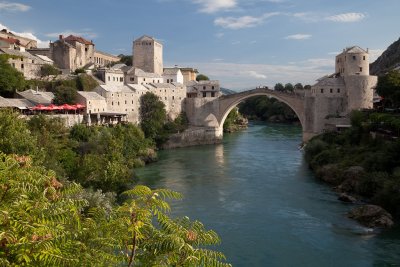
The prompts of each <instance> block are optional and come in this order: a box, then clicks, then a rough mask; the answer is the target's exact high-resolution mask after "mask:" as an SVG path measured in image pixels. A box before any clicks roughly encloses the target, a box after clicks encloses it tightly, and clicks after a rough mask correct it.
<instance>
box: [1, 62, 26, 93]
mask: <svg viewBox="0 0 400 267" xmlns="http://www.w3.org/2000/svg"><path fill="white" fill-rule="evenodd" d="M10 57H11V56H9V55H6V54H2V55H0V96H2V97H13V96H14V93H15V91H17V90H19V91H22V90H23V89H25V86H26V82H25V79H24V75H23V74H22V73H21V72H19V71H17V70H16V69H15V68H14V67H12V66H11V65H10V64H9V63H8V60H9V58H10Z"/></svg>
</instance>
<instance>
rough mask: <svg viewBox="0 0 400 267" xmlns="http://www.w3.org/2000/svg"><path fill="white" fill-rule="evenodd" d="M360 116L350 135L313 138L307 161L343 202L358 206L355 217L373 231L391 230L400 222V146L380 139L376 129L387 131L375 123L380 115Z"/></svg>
mask: <svg viewBox="0 0 400 267" xmlns="http://www.w3.org/2000/svg"><path fill="white" fill-rule="evenodd" d="M355 116H358V118H354V117H353V119H352V123H353V126H352V127H351V128H350V129H348V130H346V131H344V132H342V133H334V132H332V133H325V134H322V135H320V136H318V137H315V138H313V139H312V140H311V141H310V142H309V143H308V144H307V145H306V147H305V159H306V161H307V162H308V164H309V166H310V168H311V169H312V170H313V171H314V172H315V174H316V177H317V178H318V179H320V180H322V181H324V182H326V183H328V184H329V185H331V186H332V187H333V189H334V190H335V191H336V192H337V193H338V195H339V196H338V198H339V200H341V201H344V202H347V203H353V204H355V208H354V209H353V210H352V211H351V212H350V213H349V214H348V216H349V217H351V218H353V219H355V220H357V221H358V222H359V223H361V224H362V225H364V226H367V227H372V228H388V227H391V226H393V224H394V221H398V219H399V216H400V141H399V140H398V138H394V137H395V136H393V135H392V136H388V134H386V135H381V136H380V135H377V134H375V133H376V130H377V129H375V127H376V125H379V127H380V128H382V127H385V124H384V123H380V122H379V123H377V124H376V123H375V122H373V119H374V117H376V116H375V115H373V114H362V113H359V114H356V115H355ZM389 137H390V138H389Z"/></svg>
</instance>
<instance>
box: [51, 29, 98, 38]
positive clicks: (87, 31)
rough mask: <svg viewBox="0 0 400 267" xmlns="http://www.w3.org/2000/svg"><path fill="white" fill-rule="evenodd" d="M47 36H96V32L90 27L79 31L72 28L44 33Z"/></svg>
mask: <svg viewBox="0 0 400 267" xmlns="http://www.w3.org/2000/svg"><path fill="white" fill-rule="evenodd" d="M45 35H46V36H47V37H51V38H58V37H59V35H64V36H65V37H66V36H68V35H76V36H81V37H83V38H96V37H97V34H96V33H95V32H93V31H91V29H82V30H79V31H73V30H65V31H63V32H53V33H47V34H45Z"/></svg>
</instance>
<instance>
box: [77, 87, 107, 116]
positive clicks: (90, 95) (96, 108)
mask: <svg viewBox="0 0 400 267" xmlns="http://www.w3.org/2000/svg"><path fill="white" fill-rule="evenodd" d="M76 102H77V103H79V104H82V105H84V106H85V107H86V113H87V114H97V113H101V112H107V103H106V99H105V98H104V97H102V96H101V95H99V94H98V93H96V92H86V91H78V94H77V98H76Z"/></svg>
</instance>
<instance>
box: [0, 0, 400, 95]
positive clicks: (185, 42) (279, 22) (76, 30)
mask: <svg viewBox="0 0 400 267" xmlns="http://www.w3.org/2000/svg"><path fill="white" fill-rule="evenodd" d="M399 11H400V0H114V1H112V0H85V1H83V0H68V1H66V0H31V1H23V0H16V1H14V0H10V1H3V0H0V29H2V28H7V29H9V30H10V31H12V32H14V33H17V34H21V35H23V36H27V37H31V38H34V39H37V40H38V41H39V45H40V46H41V47H45V46H48V43H49V41H50V40H51V41H55V40H57V38H58V35H59V34H63V35H65V36H67V35H69V34H74V35H79V36H82V37H84V38H86V39H88V40H93V42H94V43H95V45H96V49H97V50H101V51H104V52H108V53H111V54H115V55H119V54H132V41H133V40H134V39H136V38H139V37H140V36H142V35H149V36H153V37H155V38H156V39H158V40H159V41H160V42H161V43H162V44H163V46H164V51H163V52H164V66H165V67H173V66H175V65H177V66H180V67H193V68H196V69H198V70H199V72H200V73H203V74H205V75H207V76H209V77H210V78H211V79H215V80H219V81H220V83H221V86H222V87H225V88H229V89H233V90H237V91H240V90H246V89H251V88H255V87H256V86H260V85H262V86H273V85H275V84H276V83H278V82H280V83H283V84H285V83H289V82H290V83H293V84H295V83H297V82H301V83H303V84H314V83H315V80H316V79H318V78H320V77H322V76H324V75H327V74H331V73H333V71H334V63H335V62H334V57H335V55H336V54H337V53H339V52H340V51H342V50H343V49H344V48H346V47H349V46H353V45H358V46H360V47H362V48H364V49H367V48H368V49H369V52H370V56H371V58H372V60H374V59H376V58H377V57H378V56H379V55H380V54H381V53H382V52H383V51H384V50H385V49H386V48H387V47H388V46H389V45H390V44H391V43H393V42H394V41H396V40H398V39H399V37H400V27H399V25H400V15H399Z"/></svg>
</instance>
